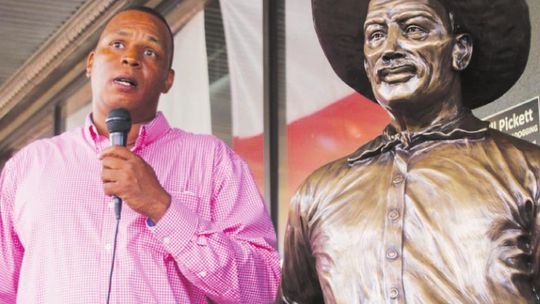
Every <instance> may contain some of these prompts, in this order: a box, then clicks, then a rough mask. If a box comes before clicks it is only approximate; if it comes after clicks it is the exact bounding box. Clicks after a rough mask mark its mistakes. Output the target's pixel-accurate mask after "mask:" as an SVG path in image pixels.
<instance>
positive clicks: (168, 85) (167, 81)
mask: <svg viewBox="0 0 540 304" xmlns="http://www.w3.org/2000/svg"><path fill="white" fill-rule="evenodd" d="M173 83H174V70H173V69H169V73H168V74H167V79H165V85H164V86H163V90H161V93H163V94H165V93H167V92H169V90H170V88H171V87H172V85H173Z"/></svg>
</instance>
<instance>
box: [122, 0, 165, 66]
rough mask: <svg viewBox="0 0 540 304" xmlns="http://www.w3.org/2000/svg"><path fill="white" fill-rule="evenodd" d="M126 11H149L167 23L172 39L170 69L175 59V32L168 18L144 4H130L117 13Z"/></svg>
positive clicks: (148, 12)
mask: <svg viewBox="0 0 540 304" xmlns="http://www.w3.org/2000/svg"><path fill="white" fill-rule="evenodd" d="M126 11H139V12H143V13H147V14H150V15H152V16H154V17H156V18H158V19H159V20H161V22H163V24H165V27H166V28H167V32H169V38H170V41H171V44H170V45H171V50H170V51H171V52H170V54H169V69H170V68H171V67H172V61H173V54H174V35H173V32H172V30H171V27H170V26H169V23H168V22H167V20H166V19H165V17H163V15H162V14H161V13H160V12H158V11H157V10H155V9H153V8H151V7H148V6H142V5H134V6H128V7H126V8H125V9H123V10H121V11H119V12H118V13H116V15H118V14H120V13H122V12H126Z"/></svg>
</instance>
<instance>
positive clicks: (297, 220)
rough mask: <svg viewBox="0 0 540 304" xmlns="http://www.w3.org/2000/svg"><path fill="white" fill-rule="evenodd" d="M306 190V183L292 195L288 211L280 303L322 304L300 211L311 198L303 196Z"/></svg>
mask: <svg viewBox="0 0 540 304" xmlns="http://www.w3.org/2000/svg"><path fill="white" fill-rule="evenodd" d="M308 188H310V187H309V181H307V182H306V183H305V184H304V185H303V186H302V188H300V190H299V191H298V192H297V193H296V194H295V195H294V197H293V198H292V201H291V205H290V208H289V217H288V221H287V227H286V230H285V248H284V259H283V268H282V272H283V275H282V279H281V280H282V281H281V287H280V290H279V303H288V304H292V303H298V304H304V303H310V304H312V303H313V304H316V303H324V298H323V294H322V290H321V286H320V283H319V279H318V276H317V271H316V268H315V258H314V257H313V254H312V252H311V245H310V241H309V232H308V226H307V219H306V218H305V215H304V214H303V212H302V205H305V204H308V205H311V204H312V196H311V195H309V193H306V192H307V191H306V189H308Z"/></svg>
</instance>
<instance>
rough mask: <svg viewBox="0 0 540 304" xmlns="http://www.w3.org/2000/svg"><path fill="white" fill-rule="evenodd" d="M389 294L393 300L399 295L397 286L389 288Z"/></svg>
mask: <svg viewBox="0 0 540 304" xmlns="http://www.w3.org/2000/svg"><path fill="white" fill-rule="evenodd" d="M388 295H389V296H390V299H392V300H395V299H397V298H398V297H399V290H398V289H397V288H394V287H392V288H390V292H389V293H388Z"/></svg>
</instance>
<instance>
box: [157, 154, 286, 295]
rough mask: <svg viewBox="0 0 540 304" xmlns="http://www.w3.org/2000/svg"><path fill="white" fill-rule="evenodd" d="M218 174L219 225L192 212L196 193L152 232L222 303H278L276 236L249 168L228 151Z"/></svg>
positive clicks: (175, 197) (176, 200)
mask: <svg viewBox="0 0 540 304" xmlns="http://www.w3.org/2000/svg"><path fill="white" fill-rule="evenodd" d="M216 155H217V156H216V160H215V162H214V168H213V173H212V175H213V176H212V179H213V180H214V182H213V183H212V185H213V186H212V187H213V189H212V192H213V193H212V199H211V200H210V203H211V205H212V206H211V208H212V213H213V214H214V215H213V219H212V220H211V221H208V220H205V219H203V218H202V217H201V216H199V215H198V214H197V213H196V212H195V211H194V210H192V209H190V208H186V206H189V205H191V206H193V205H198V204H199V203H200V201H199V200H200V198H198V197H197V196H196V195H194V194H192V193H176V194H171V196H172V203H171V205H170V207H169V210H168V211H167V212H166V214H165V215H164V216H163V217H162V218H161V219H160V221H159V222H158V223H156V225H155V226H154V227H152V228H151V231H152V232H153V233H154V236H155V237H157V238H158V239H159V240H160V241H161V242H162V244H163V246H164V247H165V248H166V250H167V251H168V252H169V253H170V254H171V255H172V256H173V257H174V259H175V261H176V263H177V265H178V268H179V269H180V271H181V272H182V274H183V275H184V276H185V277H186V278H187V279H188V280H190V281H191V282H192V283H193V284H194V285H195V286H197V287H198V288H200V289H201V290H203V291H204V292H205V293H206V295H207V297H208V298H209V299H211V300H212V301H214V302H216V303H273V302H274V300H275V296H276V293H277V288H278V286H279V279H280V270H279V255H278V253H277V251H276V234H275V230H274V228H273V225H272V222H271V220H270V217H269V215H268V212H267V210H266V206H265V204H264V202H263V200H262V198H261V195H260V194H259V192H258V190H257V186H256V185H255V182H254V180H253V178H252V176H251V173H250V172H249V169H248V167H247V165H246V164H245V163H244V162H243V161H242V160H241V159H240V158H239V157H238V156H236V154H234V152H232V151H230V149H229V148H227V147H222V150H218V151H217V153H216Z"/></svg>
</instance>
